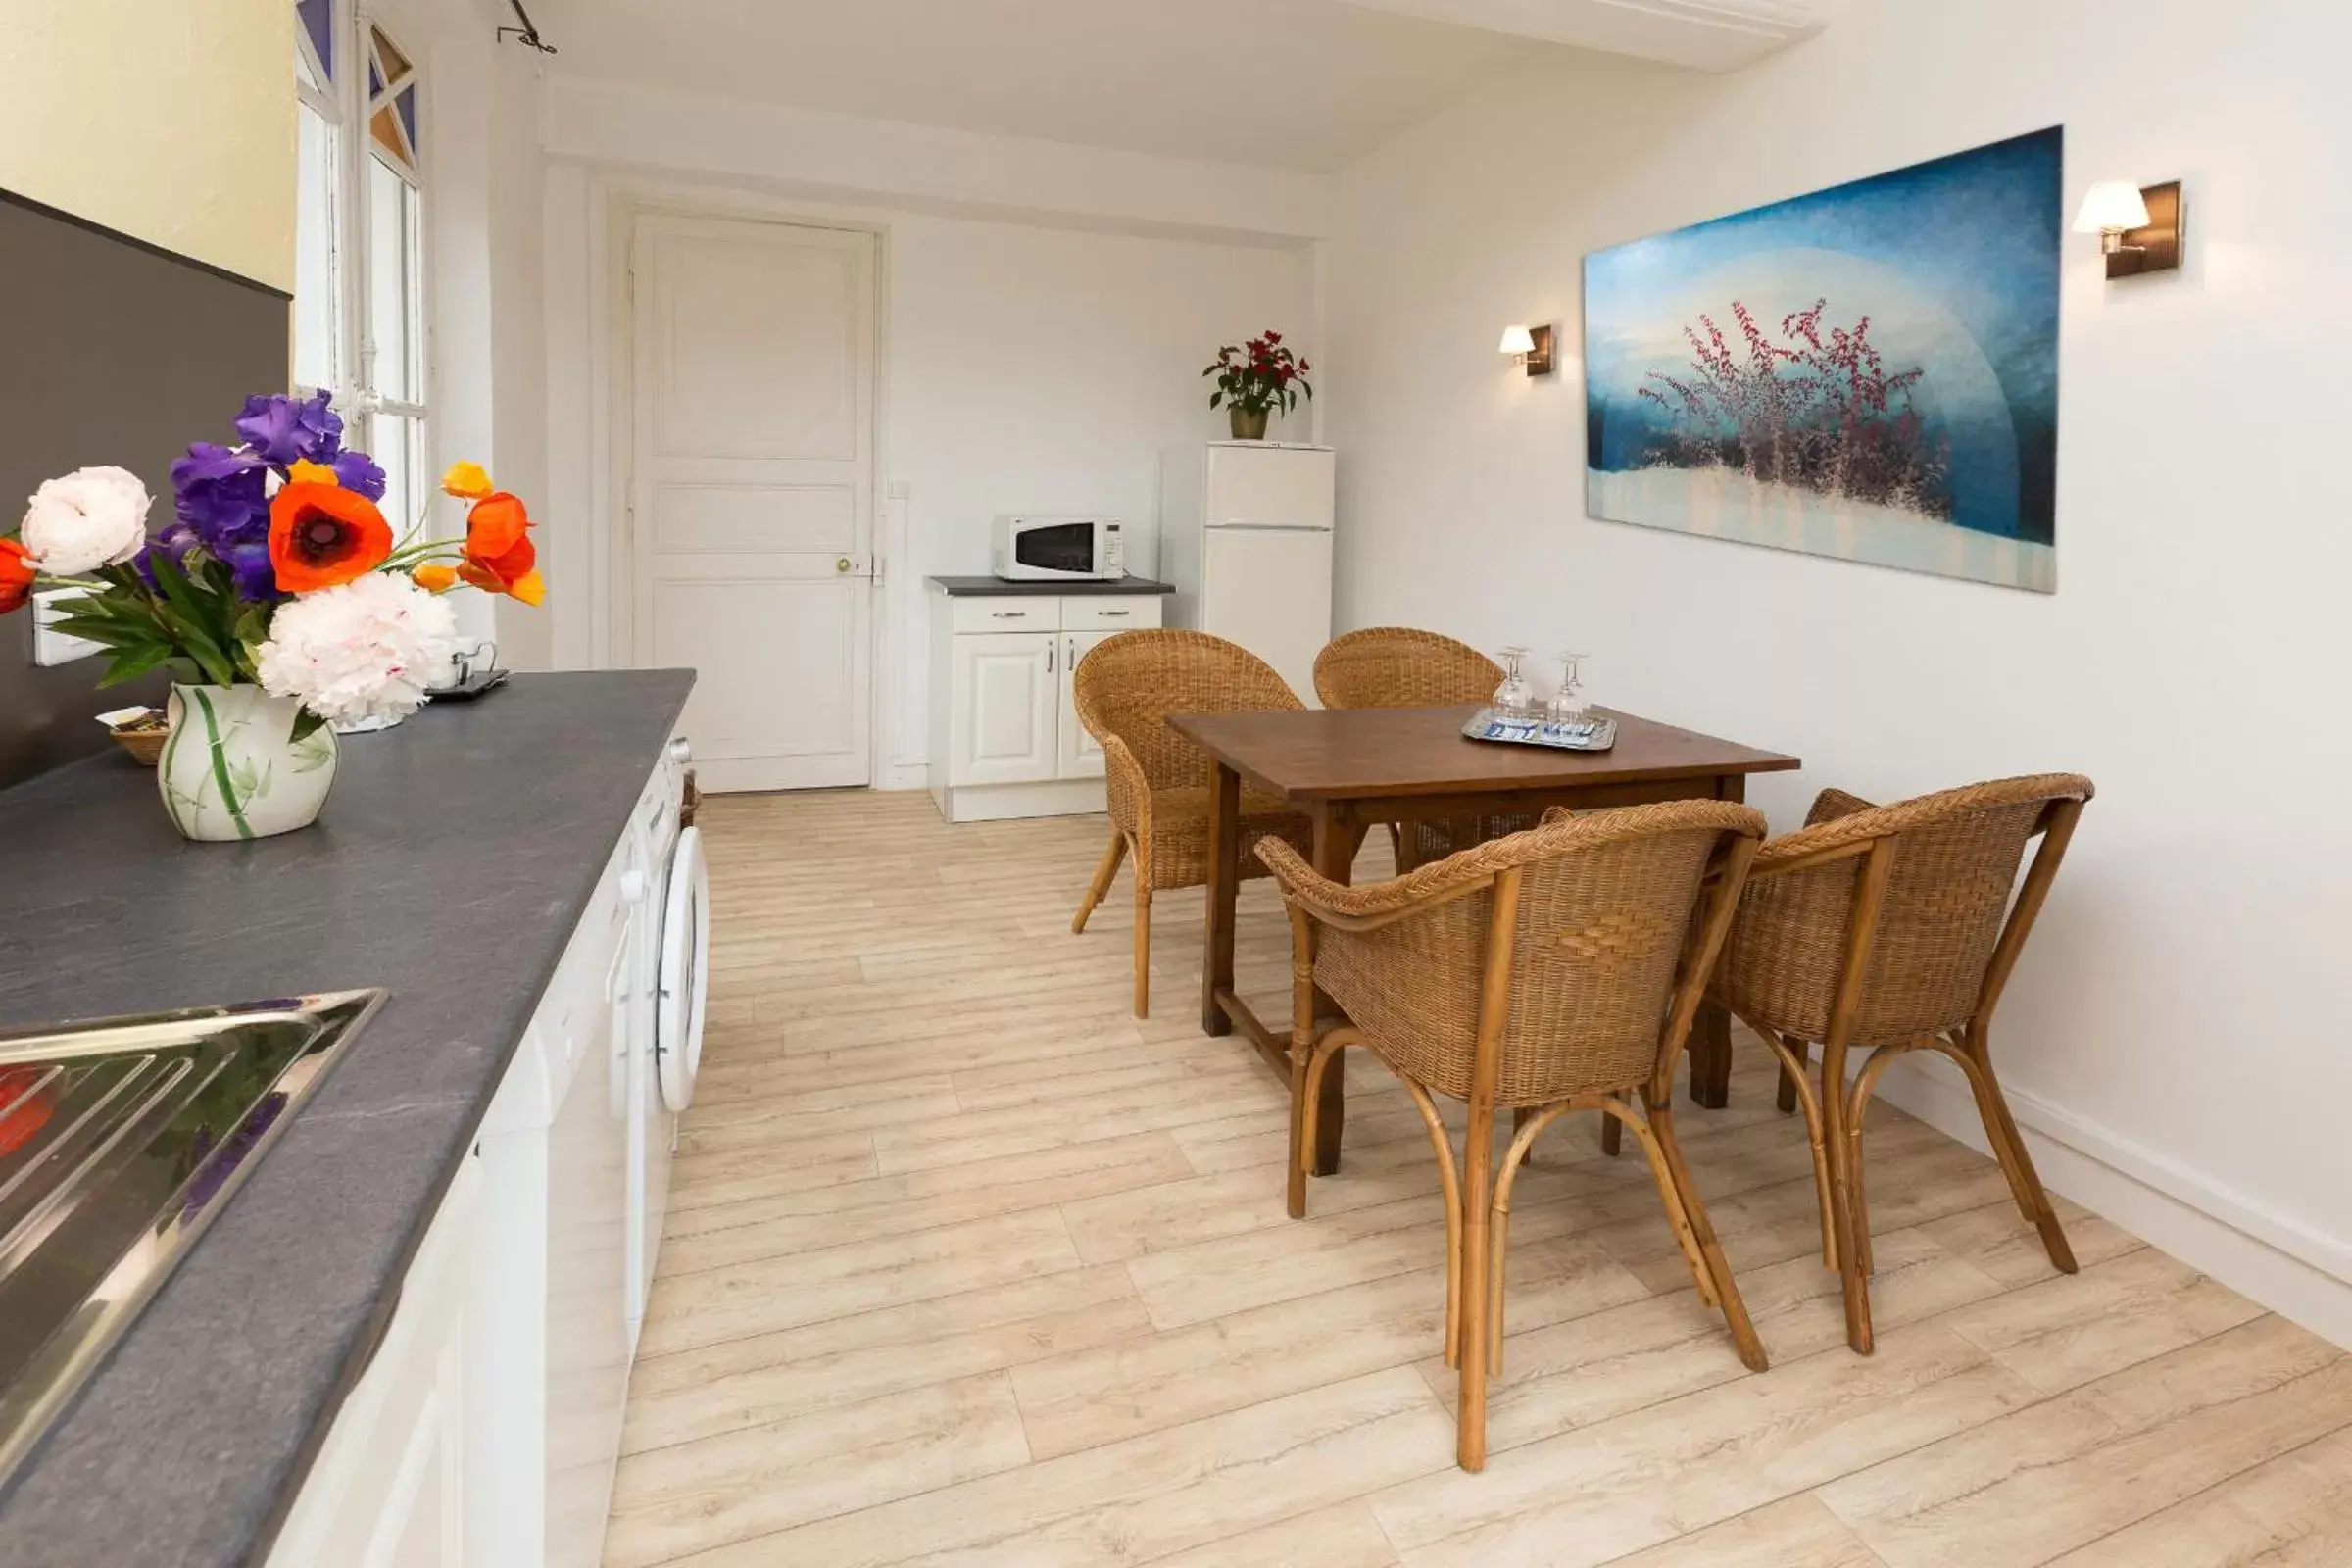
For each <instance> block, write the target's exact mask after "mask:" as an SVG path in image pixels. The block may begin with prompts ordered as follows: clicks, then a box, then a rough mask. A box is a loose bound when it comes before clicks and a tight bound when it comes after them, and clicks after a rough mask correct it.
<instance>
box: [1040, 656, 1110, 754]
mask: <svg viewBox="0 0 2352 1568" xmlns="http://www.w3.org/2000/svg"><path fill="white" fill-rule="evenodd" d="M1115 635H1117V634H1116V633H1115V632H1107V631H1066V632H1063V633H1062V634H1061V674H1060V675H1059V677H1058V678H1057V679H1056V682H1055V684H1056V686H1057V688H1058V691H1059V696H1060V706H1061V712H1060V716H1059V719H1058V724H1059V727H1060V731H1061V750H1060V752H1059V754H1058V755H1057V756H1056V758H1055V759H1054V774H1055V775H1056V776H1057V777H1060V778H1101V777H1102V776H1103V743H1102V742H1101V741H1098V740H1096V739H1095V737H1094V734H1093V732H1092V731H1090V730H1088V729H1087V727H1086V726H1085V725H1084V724H1082V723H1080V722H1079V721H1078V686H1077V682H1076V681H1075V680H1074V679H1073V678H1072V677H1073V676H1075V675H1076V673H1077V670H1078V661H1080V660H1081V659H1084V658H1085V657H1086V656H1087V655H1088V654H1091V653H1093V652H1094V651H1095V644H1097V643H1099V642H1101V641H1102V640H1103V638H1105V637H1110V636H1115Z"/></svg>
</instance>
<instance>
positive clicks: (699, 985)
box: [654, 827, 711, 1110]
mask: <svg viewBox="0 0 2352 1568" xmlns="http://www.w3.org/2000/svg"><path fill="white" fill-rule="evenodd" d="M664 903H665V907H664V908H663V909H662V967H661V974H660V977H659V982H658V984H659V989H658V990H657V991H656V993H655V1007H654V1069H655V1077H656V1079H657V1080H658V1081H659V1082H660V1084H661V1088H662V1103H663V1104H664V1105H667V1106H668V1107H669V1108H670V1109H671V1110H684V1109H685V1108H686V1106H687V1104H688V1103H690V1102H691V1101H692V1100H693V1099H694V1075H695V1073H696V1072H697V1071H699V1070H700V1069H701V1067H702V1064H703V1005H704V1004H705V1003H706V1002H707V1001H709V1000H710V995H711V962H710V956H709V953H708V952H707V951H706V949H705V946H704V944H705V942H706V940H707V938H708V936H709V932H710V926H711V871H710V867H709V866H708V865H706V864H705V863H704V860H703V830H702V829H701V828H699V827H690V828H687V829H685V830H683V831H682V832H680V833H679V834H678V842H677V847H676V848H675V849H674V850H672V851H671V852H670V861H669V882H668V897H667V899H666V900H665V901H664Z"/></svg>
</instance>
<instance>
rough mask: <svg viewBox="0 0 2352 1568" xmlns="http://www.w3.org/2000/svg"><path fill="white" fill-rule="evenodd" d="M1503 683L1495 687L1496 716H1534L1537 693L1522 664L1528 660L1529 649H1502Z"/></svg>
mask: <svg viewBox="0 0 2352 1568" xmlns="http://www.w3.org/2000/svg"><path fill="white" fill-rule="evenodd" d="M1500 658H1501V660H1502V684H1501V685H1499V686H1497V687H1495V717H1496V718H1533V717H1534V716H1535V712H1536V694H1535V691H1534V689H1533V688H1532V687H1530V686H1529V685H1528V684H1527V677H1526V675H1524V674H1522V673H1521V672H1520V665H1521V664H1522V663H1524V662H1526V660H1527V650H1526V649H1524V648H1520V647H1516V646H1514V647H1510V648H1505V649H1503V650H1501V653H1500Z"/></svg>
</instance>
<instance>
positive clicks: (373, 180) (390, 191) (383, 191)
mask: <svg viewBox="0 0 2352 1568" xmlns="http://www.w3.org/2000/svg"><path fill="white" fill-rule="evenodd" d="M365 162H366V163H367V165H368V339H369V341H371V342H372V343H373V344H374V345H375V389H376V391H377V392H379V393H381V394H382V395H383V396H385V397H387V398H391V399H393V400H395V401H397V402H401V403H416V402H419V401H421V400H422V397H423V386H422V384H421V383H422V377H421V375H419V374H418V370H419V369H420V367H419V366H418V364H417V360H418V353H417V350H418V347H419V345H418V344H417V342H416V341H415V335H416V334H415V330H414V328H415V324H416V319H417V283H418V279H417V277H416V276H415V274H414V270H413V268H412V267H411V259H412V258H413V257H414V256H415V255H416V254H417V245H416V241H415V236H414V234H413V232H412V229H413V225H414V221H415V216H416V211H417V203H416V201H415V199H414V198H415V195H416V193H415V192H414V191H413V190H411V189H410V187H409V182H408V181H407V180H405V179H402V178H401V177H400V176H399V175H398V174H396V173H394V172H392V171H391V170H390V169H389V168H388V167H386V166H385V164H384V162H383V161H382V160H381V159H378V158H369V159H367V160H365Z"/></svg>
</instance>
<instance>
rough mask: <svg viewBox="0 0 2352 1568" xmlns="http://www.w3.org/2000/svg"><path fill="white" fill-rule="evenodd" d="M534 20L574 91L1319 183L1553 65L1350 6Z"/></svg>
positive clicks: (993, 8) (1147, 1) (962, 4)
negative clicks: (712, 98)
mask: <svg viewBox="0 0 2352 1568" xmlns="http://www.w3.org/2000/svg"><path fill="white" fill-rule="evenodd" d="M532 16H533V18H534V19H535V20H536V21H537V22H538V24H539V26H540V29H541V31H542V32H543V33H545V34H546V36H547V38H548V40H549V41H550V42H552V43H554V44H556V45H557V46H558V47H559V48H560V49H561V50H562V51H563V52H562V53H561V54H560V55H559V56H558V57H557V58H556V59H555V61H554V62H553V63H552V64H553V66H554V69H555V70H557V71H559V72H563V73H575V74H580V75H587V76H597V77H602V78H605V79H607V80H613V81H633V82H645V83H651V84H657V85H661V86H666V87H675V88H683V89H686V90H689V91H697V92H707V93H712V94H718V95H722V96H726V97H731V98H749V99H756V100H761V101H765V102H771V103H788V104H794V105H798V106H801V107H804V108H809V109H830V110H837V111H841V112H843V113H847V114H855V115H868V116H873V117H876V118H879V119H886V120H907V121H914V122H918V123H925V124H934V125H952V126H956V127H958V128H961V129H965V130H978V131H989V132H993V133H996V134H999V135H1010V136H1034V137H1040V138H1043V139H1046V140H1049V141H1062V142H1075V143H1079V144H1081V145H1086V146H1095V147H1117V148H1124V149H1127V150H1130V151H1134V152H1148V153H1161V154H1166V155H1170V156H1174V157H1185V158H1206V159H1213V160H1216V161H1219V162H1224V163H1237V164H1257V165H1262V166H1266V167H1271V168H1279V169H1298V170H1308V171H1318V172H1319V171H1325V170H1331V169H1336V168H1338V167H1340V166H1341V165H1343V164H1345V163H1347V162H1348V161H1349V160H1351V159H1353V158H1355V157H1357V156H1359V155H1360V154H1362V153H1364V152H1367V151H1369V150H1370V149H1371V148H1373V147H1374V146H1377V145H1378V144H1379V143H1380V142H1382V141H1383V140H1385V139H1387V138H1388V137H1389V136H1391V135H1394V134H1395V133H1396V132H1397V131H1399V130H1401V129H1403V128H1404V127H1405V126H1406V125H1409V124H1411V123H1414V122H1415V121H1418V120H1421V119H1425V118H1426V117H1428V116H1429V115H1431V114H1433V113H1435V112H1436V111H1437V110H1439V109H1442V108H1444V107H1446V105H1448V104H1450V103H1453V102H1456V101H1458V100H1459V99H1461V98H1462V97H1463V96H1465V95H1466V94H1467V93H1469V92H1470V91H1471V90H1472V89H1473V88H1474V87H1475V86H1476V85H1477V84H1478V83H1479V82H1480V81H1482V80H1485V79H1487V78H1489V77H1491V76H1493V75H1495V74H1496V73H1499V72H1501V71H1503V70H1505V69H1507V68H1508V67H1509V65H1510V64H1511V63H1512V62H1513V61H1514V60H1517V59H1520V58H1522V57H1523V56H1524V55H1525V53H1526V51H1527V50H1529V49H1531V48H1537V49H1541V48H1545V47H1549V46H1546V45H1538V44H1530V43H1528V42H1526V41H1524V40H1520V39H1513V38H1506V37H1504V36H1502V35H1500V34H1498V33H1495V32H1490V31H1484V30H1480V29H1477V28H1473V27H1464V26H1456V25H1449V24H1446V23H1440V22H1431V21H1428V20H1425V19H1422V18H1418V17H1404V16H1396V15H1392V14H1389V13H1385V12H1381V11H1371V10H1365V9H1363V8H1362V7H1359V6H1353V5H1343V4H1336V3H1333V0H534V3H533V6H532Z"/></svg>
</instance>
